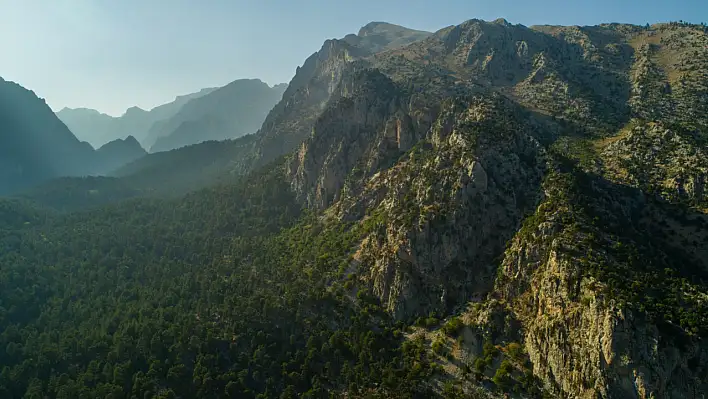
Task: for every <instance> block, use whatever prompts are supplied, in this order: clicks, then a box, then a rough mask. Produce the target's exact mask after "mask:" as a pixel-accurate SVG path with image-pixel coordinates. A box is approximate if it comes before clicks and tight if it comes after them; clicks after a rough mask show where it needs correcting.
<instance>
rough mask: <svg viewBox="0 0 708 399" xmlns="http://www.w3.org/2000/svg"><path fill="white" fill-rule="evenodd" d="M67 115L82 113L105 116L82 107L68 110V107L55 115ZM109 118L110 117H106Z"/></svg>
mask: <svg viewBox="0 0 708 399" xmlns="http://www.w3.org/2000/svg"><path fill="white" fill-rule="evenodd" d="M67 113H83V114H86V115H88V114H91V115H106V114H104V113H103V112H101V111H98V110H95V109H93V108H84V107H79V108H69V107H64V108H62V109H61V110H60V111H59V112H57V114H67ZM106 116H110V115H106Z"/></svg>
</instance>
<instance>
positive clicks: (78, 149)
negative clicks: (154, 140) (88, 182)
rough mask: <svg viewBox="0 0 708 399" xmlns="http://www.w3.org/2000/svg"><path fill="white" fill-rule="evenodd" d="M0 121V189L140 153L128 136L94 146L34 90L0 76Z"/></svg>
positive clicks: (88, 170) (113, 164) (107, 165)
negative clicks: (67, 123) (97, 147)
mask: <svg viewBox="0 0 708 399" xmlns="http://www.w3.org/2000/svg"><path fill="white" fill-rule="evenodd" d="M0 127H2V128H1V129H0V163H1V164H2V168H1V169H2V171H1V172H0V194H8V193H12V192H15V191H18V190H21V189H24V188H27V187H30V186H33V185H35V184H37V183H40V182H43V181H46V180H49V179H52V178H56V177H63V176H86V175H97V174H105V173H107V172H109V171H111V170H114V169H116V168H118V167H120V166H122V165H124V164H126V163H128V162H132V161H134V160H136V159H138V158H140V157H142V156H144V155H145V150H143V149H142V147H140V144H139V143H138V142H137V140H135V138H133V137H132V136H130V137H128V138H127V139H125V140H115V141H113V142H111V143H108V144H106V145H105V146H103V147H101V148H100V149H98V150H94V149H93V148H92V147H91V145H90V144H88V143H86V142H81V141H79V140H78V139H77V138H76V137H75V136H74V135H73V134H72V132H71V131H69V129H68V128H67V127H66V125H64V124H63V123H62V122H61V121H60V120H59V119H58V118H57V117H56V115H55V114H54V113H53V112H51V109H50V108H49V107H48V106H47V104H46V103H45V102H44V101H43V100H42V99H40V98H37V96H36V95H35V94H34V92H32V91H30V90H27V89H25V88H23V87H22V86H20V85H18V84H16V83H13V82H6V81H4V80H0Z"/></svg>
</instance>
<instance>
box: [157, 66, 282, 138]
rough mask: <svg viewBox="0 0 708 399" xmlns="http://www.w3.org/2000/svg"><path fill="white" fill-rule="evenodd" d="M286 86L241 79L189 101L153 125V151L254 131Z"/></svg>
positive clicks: (280, 96) (237, 135) (235, 136)
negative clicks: (168, 116) (170, 115)
mask: <svg viewBox="0 0 708 399" xmlns="http://www.w3.org/2000/svg"><path fill="white" fill-rule="evenodd" d="M286 88H287V85H285V84H280V85H276V86H274V87H272V88H271V87H269V86H268V85H267V84H265V83H263V82H261V81H260V80H258V79H240V80H236V81H234V82H231V83H229V84H228V85H226V86H224V87H221V88H219V89H217V90H215V91H213V92H211V93H209V94H207V95H204V96H202V97H200V98H197V99H194V100H192V101H189V102H188V103H186V104H185V105H184V106H183V107H182V108H181V109H180V111H179V112H177V113H176V114H175V115H174V116H172V117H171V118H168V119H165V120H162V121H160V122H158V123H156V124H154V125H153V126H152V128H151V129H150V131H149V133H148V136H147V138H146V143H148V144H149V143H153V142H154V144H150V145H151V147H150V152H160V151H169V150H172V149H176V148H179V147H184V146H187V145H190V144H198V143H200V142H202V141H209V140H226V139H232V138H237V137H240V136H243V135H244V134H248V133H255V132H256V131H257V130H258V128H260V126H261V124H262V123H263V120H264V119H265V117H266V116H267V115H268V112H269V111H270V110H271V109H272V108H273V106H274V105H275V104H276V103H277V102H278V101H280V99H281V98H282V96H283V92H284V91H285V89H286Z"/></svg>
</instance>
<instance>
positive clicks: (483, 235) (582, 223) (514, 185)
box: [0, 19, 708, 398]
mask: <svg viewBox="0 0 708 399" xmlns="http://www.w3.org/2000/svg"><path fill="white" fill-rule="evenodd" d="M379 25H380V24H374V27H376V26H379ZM380 28H381V29H383V30H384V31H387V30H389V29H394V28H392V27H391V26H388V25H383V26H380ZM395 29H399V28H395ZM369 30H372V31H374V32H378V30H377V29H374V28H369V29H368V30H365V32H368V31H369ZM412 32H415V31H412ZM403 33H406V31H405V30H404V31H403ZM411 34H413V33H411ZM362 36H364V37H366V36H367V35H362ZM382 36H383V37H385V38H387V39H386V40H390V42H386V41H378V40H376V41H372V42H367V43H368V44H361V43H363V42H364V41H363V40H360V41H359V43H357V42H356V41H355V40H351V38H350V39H348V40H327V41H326V42H325V44H324V45H323V47H322V48H321V49H320V51H318V52H317V53H315V54H313V55H311V56H310V57H309V58H308V59H307V60H306V61H305V63H304V64H303V66H302V67H300V68H298V69H297V72H296V74H295V77H294V78H293V80H292V81H291V82H290V84H289V85H288V88H287V89H286V90H285V92H284V94H283V97H282V100H281V101H280V102H279V103H278V104H277V105H276V106H275V107H274V108H273V110H271V112H270V113H269V114H268V116H267V117H266V119H265V121H264V123H263V125H262V126H261V128H260V129H259V130H258V132H256V133H255V134H251V135H246V136H244V137H241V138H239V139H235V140H229V141H224V142H214V141H210V142H205V143H201V144H197V145H193V146H188V147H185V148H181V149H178V150H174V151H168V152H161V153H156V154H150V155H147V156H145V157H142V158H140V159H138V160H136V161H135V162H133V163H131V164H129V165H127V166H125V167H123V168H121V169H119V171H118V172H117V175H118V177H117V178H115V179H109V180H102V181H101V182H91V184H95V185H97V186H98V185H101V187H102V188H101V189H100V190H108V189H109V187H116V188H119V190H118V191H115V193H116V195H118V194H120V195H121V198H125V200H123V201H115V202H111V203H110V204H108V205H104V206H98V205H96V204H97V201H93V197H89V199H87V196H86V195H83V190H84V187H86V186H85V185H83V182H81V183H82V184H78V186H80V189H75V187H76V185H77V184H76V183H77V181H76V179H72V180H71V181H68V182H66V184H67V186H68V190H67V191H68V193H69V194H65V193H64V192H63V191H62V190H61V187H56V186H51V187H48V188H47V189H46V193H47V194H46V195H47V196H50V197H51V198H47V199H45V200H44V201H42V198H41V197H42V194H41V193H34V194H33V196H31V197H28V198H29V199H31V200H32V201H33V202H28V201H26V199H27V198H24V199H23V198H17V199H12V200H2V201H0V247H2V248H4V250H3V251H0V264H2V265H3V268H2V269H0V299H2V308H0V331H3V333H2V334H0V366H2V368H3V370H5V371H3V373H0V396H2V397H8V398H13V397H25V396H28V397H29V396H36V397H44V396H47V397H81V396H87V397H89V396H97V397H106V396H111V395H112V396H114V397H120V396H121V395H123V396H124V395H125V394H127V393H128V392H129V393H130V395H134V396H136V397H141V396H142V397H155V396H157V397H177V396H178V395H179V396H182V397H195V398H196V397H249V398H251V397H252V398H255V397H276V398H277V397H280V398H288V397H290V398H293V397H350V398H371V397H373V398H377V397H378V398H435V397H440V398H462V397H472V398H498V397H519V398H524V397H534V398H535V397H558V398H589V397H592V398H627V397H628V398H674V397H676V398H700V397H701V395H702V394H703V392H706V391H708V366H707V365H708V342H707V341H706V337H708V300H707V299H708V252H707V251H706V245H705V243H706V242H707V240H708V214H707V212H708V196H707V194H706V191H705V188H704V185H705V181H706V177H707V176H706V174H708V164H706V157H705V155H706V152H707V151H708V117H707V115H708V112H706V111H708V83H706V82H708V80H707V79H706V77H708V32H707V30H706V28H705V27H703V26H698V25H690V24H685V23H666V24H656V25H653V26H648V27H640V26H634V25H625V24H605V25H599V26H590V27H577V26H570V27H563V26H538V27H525V26H521V25H513V24H510V23H509V22H508V21H506V20H503V19H499V20H495V21H491V22H487V21H481V20H469V21H467V22H464V23H462V24H460V25H457V26H451V27H448V28H444V29H442V30H440V31H438V32H435V33H434V34H431V35H428V36H426V37H424V38H422V39H421V40H417V41H412V42H411V43H409V44H408V45H406V46H403V47H398V46H389V44H388V43H393V39H392V38H393V37H397V36H396V35H386V34H382ZM372 43H375V45H374V44H372ZM182 176H185V177H188V179H183V180H189V181H193V182H198V181H200V180H201V179H202V178H201V177H202V176H209V179H208V180H209V181H210V183H209V186H207V187H204V186H198V185H197V186H192V187H193V188H198V189H197V190H193V191H192V192H189V193H187V194H186V195H182V196H176V197H170V198H159V197H158V198H155V197H149V198H145V197H141V196H140V194H136V195H133V194H132V193H131V192H130V191H129V190H130V189H131V187H133V184H135V185H136V186H137V185H143V187H147V186H150V185H152V184H154V182H166V183H165V184H166V185H167V186H172V185H174V186H175V187H178V188H180V189H183V188H185V187H180V186H179V185H180V184H184V183H183V180H180V179H181V177H182ZM140 179H144V180H142V181H141V180H140ZM118 184H121V185H123V184H125V185H126V186H125V187H119V186H118ZM191 184H192V183H189V184H186V185H187V186H190V185H191ZM156 186H157V185H156ZM164 188H165V187H161V188H160V189H161V190H162V189H164ZM78 194H81V195H78ZM73 202H75V203H78V204H80V205H84V204H89V205H91V206H93V207H92V208H91V209H90V210H86V211H83V212H74V211H71V210H69V211H67V209H74V206H75V205H76V204H74V203H73ZM56 209H59V210H63V211H64V212H57V210H56Z"/></svg>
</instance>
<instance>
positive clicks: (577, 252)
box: [493, 173, 708, 398]
mask: <svg viewBox="0 0 708 399" xmlns="http://www.w3.org/2000/svg"><path fill="white" fill-rule="evenodd" d="M572 181H573V179H572V178H571V179H568V176H567V175H564V174H563V173H560V174H555V173H554V174H552V175H551V176H550V177H549V178H548V180H547V182H546V183H545V184H544V186H545V196H546V199H545V200H544V202H543V203H542V204H541V206H540V207H539V209H538V211H537V213H536V215H534V217H533V218H530V219H529V220H527V221H526V223H525V226H524V228H523V229H522V230H521V231H520V232H519V233H518V234H517V236H516V237H515V238H514V240H513V241H512V242H511V245H510V247H509V249H508V250H507V251H506V254H505V257H504V261H503V262H502V264H501V267H500V270H499V277H498V279H497V282H496V286H495V289H494V294H493V297H494V298H496V299H495V301H499V300H501V301H502V302H503V303H506V306H507V307H508V309H509V310H510V312H511V313H512V314H514V316H515V317H516V318H517V319H518V320H520V322H521V324H522V331H523V342H524V345H525V349H526V352H527V353H528V355H529V358H530V360H531V362H532V364H533V370H534V373H535V374H536V375H537V376H539V377H541V378H542V380H544V381H545V382H546V387H547V389H549V390H550V391H551V392H554V393H556V394H557V395H559V396H562V397H572V398H590V397H592V398H594V397H607V398H652V397H653V398H700V397H701V396H700V395H701V394H702V392H705V390H706V388H707V386H706V381H707V380H706V376H707V375H708V374H706V373H708V368H706V367H705V364H706V360H708V357H707V356H708V345H707V344H706V342H705V341H704V340H702V339H701V338H700V336H701V335H702V334H703V333H702V332H701V331H702V330H693V329H692V328H691V327H690V326H688V325H687V324H683V325H681V324H682V323H679V320H678V319H673V320H671V317H672V316H669V315H668V314H667V315H659V314H657V313H654V312H655V310H656V309H652V308H651V300H649V301H647V299H639V300H637V298H642V296H643V295H656V297H657V298H659V302H660V303H661V302H663V301H668V302H670V301H672V300H673V299H671V296H672V295H677V294H676V293H675V292H674V294H669V293H668V292H669V291H668V289H669V288H668V287H669V286H670V284H654V285H652V287H650V288H649V290H653V291H654V292H653V293H651V294H650V293H648V291H647V293H645V292H644V291H643V290H644V289H645V288H643V287H642V284H641V283H640V281H643V280H644V279H645V276H643V275H642V273H644V271H637V270H626V271H619V273H620V274H622V275H617V276H612V277H609V276H608V275H607V274H606V273H605V272H607V270H611V269H612V268H617V269H622V267H623V266H621V265H622V264H623V262H625V261H626V259H624V258H623V255H622V251H621V250H620V249H621V248H622V247H623V246H627V245H629V246H630V247H631V246H633V245H636V246H637V247H639V248H643V246H644V245H647V244H644V243H642V239H641V238H640V237H641V234H640V233H638V232H636V231H632V230H633V227H632V223H633V222H632V220H631V219H627V217H631V216H630V215H631V214H633V213H636V212H637V211H638V210H640V209H642V208H644V207H645V206H648V205H646V204H644V203H643V200H641V197H626V196H625V197H624V199H623V201H624V203H623V204H616V205H615V206H616V209H615V211H616V212H615V211H612V212H610V214H606V215H605V216H604V217H602V219H601V220H602V222H604V223H605V224H606V225H604V226H603V224H599V223H593V221H592V220H589V218H587V216H584V215H583V211H581V210H579V209H578V208H582V207H583V206H584V205H581V204H582V203H583V201H585V200H586V199H588V198H591V196H592V198H594V199H593V200H592V201H596V204H595V205H591V207H592V206H598V205H599V203H602V202H603V201H605V200H607V199H608V196H611V195H616V194H617V192H616V191H615V192H612V190H613V189H611V188H608V187H607V186H606V185H605V187H603V183H599V182H596V183H592V182H590V183H591V184H597V186H596V187H598V188H597V189H592V192H591V193H587V194H586V197H585V199H582V197H578V196H576V195H575V194H573V192H574V190H576V189H583V188H582V187H570V186H569V185H568V184H570V185H574V184H584V182H580V183H578V182H577V181H575V182H572ZM608 190H610V191H608ZM616 200H617V199H615V201H616ZM612 218H616V219H614V220H611V219H612ZM615 223H617V224H621V225H622V229H624V231H625V234H624V236H622V237H619V236H617V235H615V234H614V233H613V232H612V229H613V228H614V227H613V225H614V224H615ZM630 237H632V238H630ZM625 240H627V241H625ZM629 240H635V241H629ZM612 242H614V244H610V243H612ZM651 245H657V244H656V242H655V243H653V244H651ZM655 248H656V247H655ZM662 250H664V249H658V250H657V249H655V250H654V251H651V252H653V253H649V252H650V251H649V250H645V251H643V250H641V249H640V250H639V251H638V252H634V253H635V255H633V256H639V257H640V258H642V259H641V260H635V261H637V262H645V264H648V263H651V262H652V261H650V260H649V259H655V258H656V257H660V256H661V255H659V253H660V252H661V251H662ZM656 251H659V252H656ZM645 257H646V258H645ZM661 266H664V267H667V268H671V267H676V266H675V265H673V264H671V263H670V262H669V263H665V264H663V265H652V266H650V267H649V269H651V268H652V267H657V268H658V267H661ZM622 270H625V269H622ZM664 270H666V269H664ZM676 270H677V269H676ZM647 272H649V271H647ZM609 273H610V274H612V272H609ZM623 273H627V274H626V275H625V274H623ZM625 284H629V285H631V287H632V288H631V290H635V291H638V292H634V293H633V294H632V295H629V297H632V298H631V299H627V298H629V297H628V296H625V295H623V294H622V292H625V291H624V290H627V289H629V288H628V286H627V288H625V286H624V285H625ZM680 284H681V286H682V288H681V290H688V291H692V290H696V289H697V290H699V291H703V292H704V291H705V287H700V286H693V287H692V286H691V283H689V282H687V281H686V280H682V282H681V283H680ZM657 291H658V292H657ZM678 295H682V294H681V293H678ZM698 295H699V296H700V295H705V292H704V293H703V294H698ZM700 301H701V300H700V299H694V300H693V301H689V302H686V304H685V305H684V306H688V307H689V309H690V310H689V311H690V312H696V313H697V317H698V320H699V321H698V323H703V321H701V320H706V317H707V316H708V315H706V314H705V313H704V312H705V307H704V306H702V305H701V304H700ZM660 306H663V305H660ZM701 313H703V314H701ZM667 317H668V319H667Z"/></svg>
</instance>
